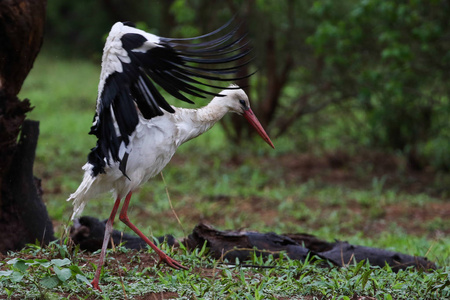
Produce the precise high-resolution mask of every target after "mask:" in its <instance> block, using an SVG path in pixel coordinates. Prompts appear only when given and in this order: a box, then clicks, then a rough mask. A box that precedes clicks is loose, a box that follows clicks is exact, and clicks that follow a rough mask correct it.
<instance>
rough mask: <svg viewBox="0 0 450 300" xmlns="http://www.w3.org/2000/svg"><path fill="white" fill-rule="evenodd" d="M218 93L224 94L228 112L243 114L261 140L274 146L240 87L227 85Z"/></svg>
mask: <svg viewBox="0 0 450 300" xmlns="http://www.w3.org/2000/svg"><path fill="white" fill-rule="evenodd" d="M220 94H222V95H224V96H225V99H226V100H225V101H226V105H227V106H228V109H229V111H230V112H234V113H237V114H239V115H241V116H244V117H245V118H246V119H247V121H248V122H249V123H250V125H252V126H253V127H254V128H255V129H256V131H257V132H258V134H259V135H260V136H261V137H262V138H263V140H264V141H266V143H267V144H269V145H270V147H272V148H275V147H274V146H273V143H272V141H271V140H270V138H269V136H268V135H267V133H266V131H265V130H264V128H263V127H262V125H261V123H260V122H259V121H258V118H256V116H255V114H254V113H253V111H252V109H251V108H250V101H249V100H248V96H247V94H246V93H245V92H244V91H243V90H242V89H240V88H239V87H238V86H237V85H231V86H229V89H228V90H224V91H223V92H221V93H220Z"/></svg>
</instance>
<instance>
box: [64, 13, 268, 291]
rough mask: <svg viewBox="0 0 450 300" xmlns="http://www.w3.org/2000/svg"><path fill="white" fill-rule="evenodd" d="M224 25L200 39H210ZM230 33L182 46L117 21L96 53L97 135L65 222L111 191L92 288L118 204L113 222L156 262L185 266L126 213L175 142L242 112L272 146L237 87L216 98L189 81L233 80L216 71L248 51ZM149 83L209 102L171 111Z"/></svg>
mask: <svg viewBox="0 0 450 300" xmlns="http://www.w3.org/2000/svg"><path fill="white" fill-rule="evenodd" d="M226 26H227V25H226ZM226 26H224V27H222V28H220V29H219V30H216V31H215V32H212V33H211V34H207V35H204V36H202V37H199V38H200V39H201V38H205V37H210V36H212V35H214V34H216V33H218V32H220V31H221V30H223V29H224V28H225V27H226ZM236 32H237V30H233V31H231V33H227V34H225V35H224V36H221V37H219V38H216V39H213V40H212V41H208V42H202V43H197V44H185V43H184V42H186V41H190V40H191V39H185V40H180V39H169V38H162V37H158V36H155V35H152V34H149V33H146V32H144V31H142V30H139V29H136V28H134V27H133V26H132V25H131V24H129V23H121V22H119V23H116V24H115V25H114V26H113V27H112V29H111V32H110V34H109V36H108V39H107V41H106V44H105V48H104V52H103V59H102V72H101V74H100V82H99V92H98V98H97V109H96V114H95V117H94V123H93V125H92V127H91V132H90V134H94V135H95V136H96V137H97V145H96V147H94V148H93V149H91V152H90V154H89V156H88V162H87V163H86V164H85V165H84V167H83V169H84V171H85V174H84V178H83V181H82V183H81V184H80V186H79V187H78V189H77V190H76V191H75V192H74V193H73V194H72V195H70V197H69V199H68V200H71V201H73V204H74V211H73V214H72V218H74V217H76V216H79V215H80V214H81V212H82V211H83V209H84V206H85V205H86V203H87V202H88V201H89V200H90V199H92V198H95V197H96V196H98V195H99V194H101V193H105V192H112V193H113V195H114V197H115V199H116V200H115V202H114V207H113V209H112V211H111V214H110V217H109V219H108V221H107V223H106V228H105V236H104V239H103V245H102V251H101V254H100V259H99V262H98V264H97V271H96V273H95V276H94V280H93V281H92V285H93V287H94V288H95V289H98V290H100V287H99V278H100V272H101V267H102V265H103V261H104V258H105V253H106V248H107V246H108V243H109V238H110V235H111V232H112V226H113V223H114V219H115V216H116V214H117V211H118V209H119V206H120V204H121V202H122V200H123V199H124V200H123V204H122V208H121V211H120V217H119V218H120V220H121V221H122V222H124V223H125V224H126V225H127V226H128V227H130V228H131V229H132V230H133V231H134V232H136V233H137V234H138V235H139V236H140V237H141V238H142V239H143V240H145V241H146V242H147V244H148V245H149V246H150V247H152V248H153V249H154V250H155V252H156V253H157V254H158V255H159V257H160V261H163V262H165V263H167V264H168V265H169V266H171V267H173V268H175V269H180V268H185V267H183V266H182V265H181V264H180V263H178V262H177V261H175V260H173V259H172V258H170V257H169V256H167V255H166V254H165V253H164V252H162V251H161V250H160V249H158V247H156V246H155V245H154V244H153V243H152V242H151V241H150V240H149V239H148V238H147V237H146V236H145V235H144V234H143V233H142V232H141V231H140V230H139V229H138V228H137V227H136V226H135V225H133V224H132V223H131V222H130V220H129V219H128V216H127V210H128V205H129V203H130V199H131V195H132V193H133V192H134V191H135V190H136V189H137V188H138V187H139V186H140V185H141V184H143V183H145V182H147V180H149V179H150V178H151V177H153V176H155V175H157V174H158V173H159V172H161V171H162V169H163V168H164V167H165V166H166V165H167V164H168V163H169V161H170V159H171V158H172V156H173V155H174V154H175V151H176V150H177V148H178V147H179V146H180V145H181V144H182V143H184V142H186V141H188V140H190V139H193V138H195V137H197V136H198V135H200V134H202V133H203V132H205V131H207V130H208V129H210V128H211V127H212V126H213V125H214V124H215V123H216V122H217V121H219V120H220V119H221V118H222V117H223V116H224V115H225V114H226V113H228V112H234V113H237V114H240V115H243V116H244V117H245V118H246V119H247V120H248V121H249V123H250V124H251V125H252V126H253V127H255V128H256V130H257V131H258V133H259V134H260V135H261V137H262V138H263V139H264V140H265V141H266V142H267V143H268V144H269V145H271V146H272V147H273V144H272V142H271V141H270V139H269V137H268V136H267V134H266V132H265V131H264V129H263V128H262V126H261V124H260V123H259V121H258V120H257V118H256V117H255V115H254V114H253V112H252V110H251V108H250V103H249V100H248V97H247V95H246V94H245V93H244V91H243V90H241V89H240V88H239V87H238V86H236V85H230V86H228V87H227V88H226V89H225V90H223V91H222V92H220V94H218V93H212V92H209V91H206V90H203V89H201V88H199V87H197V86H196V85H203V86H209V87H213V88H217V87H216V86H211V85H208V84H206V83H203V82H201V81H198V80H197V79H195V78H200V79H208V80H210V79H212V80H221V81H233V80H236V79H238V78H236V77H231V78H227V79H223V78H222V75H223V76H225V77H227V76H228V77H229V75H230V74H234V73H236V72H237V71H238V70H239V68H240V66H242V65H238V66H235V67H221V68H218V67H217V66H218V65H220V64H227V63H230V62H234V61H236V60H240V59H241V58H243V57H245V56H246V55H247V54H248V52H249V51H248V50H246V49H245V48H243V47H242V46H240V45H239V41H241V40H242V38H238V39H235V38H234V35H235V33H236ZM198 65H208V67H199V66H198ZM211 66H212V67H215V68H211ZM219 75H221V76H219ZM154 84H157V85H159V86H161V87H162V88H163V89H164V90H166V91H167V92H168V93H169V94H171V95H172V96H174V97H175V98H178V99H180V100H183V101H186V102H191V101H190V100H189V99H188V98H186V97H185V96H184V95H183V94H182V93H185V94H189V95H192V96H196V97H202V98H204V94H207V95H213V96H215V97H214V98H213V100H212V101H211V102H210V103H209V104H208V105H207V106H204V107H202V108H199V109H184V108H176V107H173V106H170V105H169V104H168V103H167V102H166V100H165V99H164V98H163V97H162V95H161V94H160V93H159V91H158V89H156V87H155V85H154Z"/></svg>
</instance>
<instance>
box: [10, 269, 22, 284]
mask: <svg viewBox="0 0 450 300" xmlns="http://www.w3.org/2000/svg"><path fill="white" fill-rule="evenodd" d="M23 276H24V274H23V273H21V272H17V271H14V272H13V273H12V274H11V277H10V278H9V280H11V281H12V282H19V281H22V278H23Z"/></svg>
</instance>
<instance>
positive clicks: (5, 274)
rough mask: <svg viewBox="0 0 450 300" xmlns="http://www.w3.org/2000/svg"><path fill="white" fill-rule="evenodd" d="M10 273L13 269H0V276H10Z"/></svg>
mask: <svg viewBox="0 0 450 300" xmlns="http://www.w3.org/2000/svg"><path fill="white" fill-rule="evenodd" d="M12 273H13V270H8V271H0V276H10V275H11V274H12Z"/></svg>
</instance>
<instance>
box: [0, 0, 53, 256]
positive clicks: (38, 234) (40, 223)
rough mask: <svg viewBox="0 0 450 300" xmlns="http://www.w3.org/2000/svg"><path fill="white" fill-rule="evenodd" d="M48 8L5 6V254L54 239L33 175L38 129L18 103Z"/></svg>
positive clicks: (0, 121)
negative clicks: (26, 120) (18, 96)
mask: <svg viewBox="0 0 450 300" xmlns="http://www.w3.org/2000/svg"><path fill="white" fill-rule="evenodd" d="M45 8H46V1H45V0H3V1H0V251H1V252H6V251H8V250H17V249H20V248H22V247H23V246H24V245H25V244H26V243H34V242H35V241H36V240H39V241H41V242H43V243H46V242H48V241H50V240H52V239H54V237H53V227H52V225H51V222H50V220H49V218H48V214H47V211H46V209H45V206H44V204H43V203H42V200H41V195H40V194H41V193H40V184H39V181H38V180H36V179H35V178H34V176H33V163H34V155H35V150H36V145H37V139H38V135H39V124H38V123H37V122H26V123H24V121H25V116H26V113H27V112H29V111H30V110H31V109H32V108H31V105H30V101H29V100H28V99H25V100H23V101H21V100H19V99H18V98H17V94H18V93H19V91H20V89H21V87H22V84H23V82H24V80H25V78H26V77H27V75H28V73H29V71H30V70H31V68H32V67H33V63H34V60H35V58H36V56H37V54H38V53H39V50H40V48H41V45H42V40H43V33H44V22H45ZM20 132H22V133H21V137H20V140H19V142H17V140H18V136H19V133H20Z"/></svg>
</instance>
